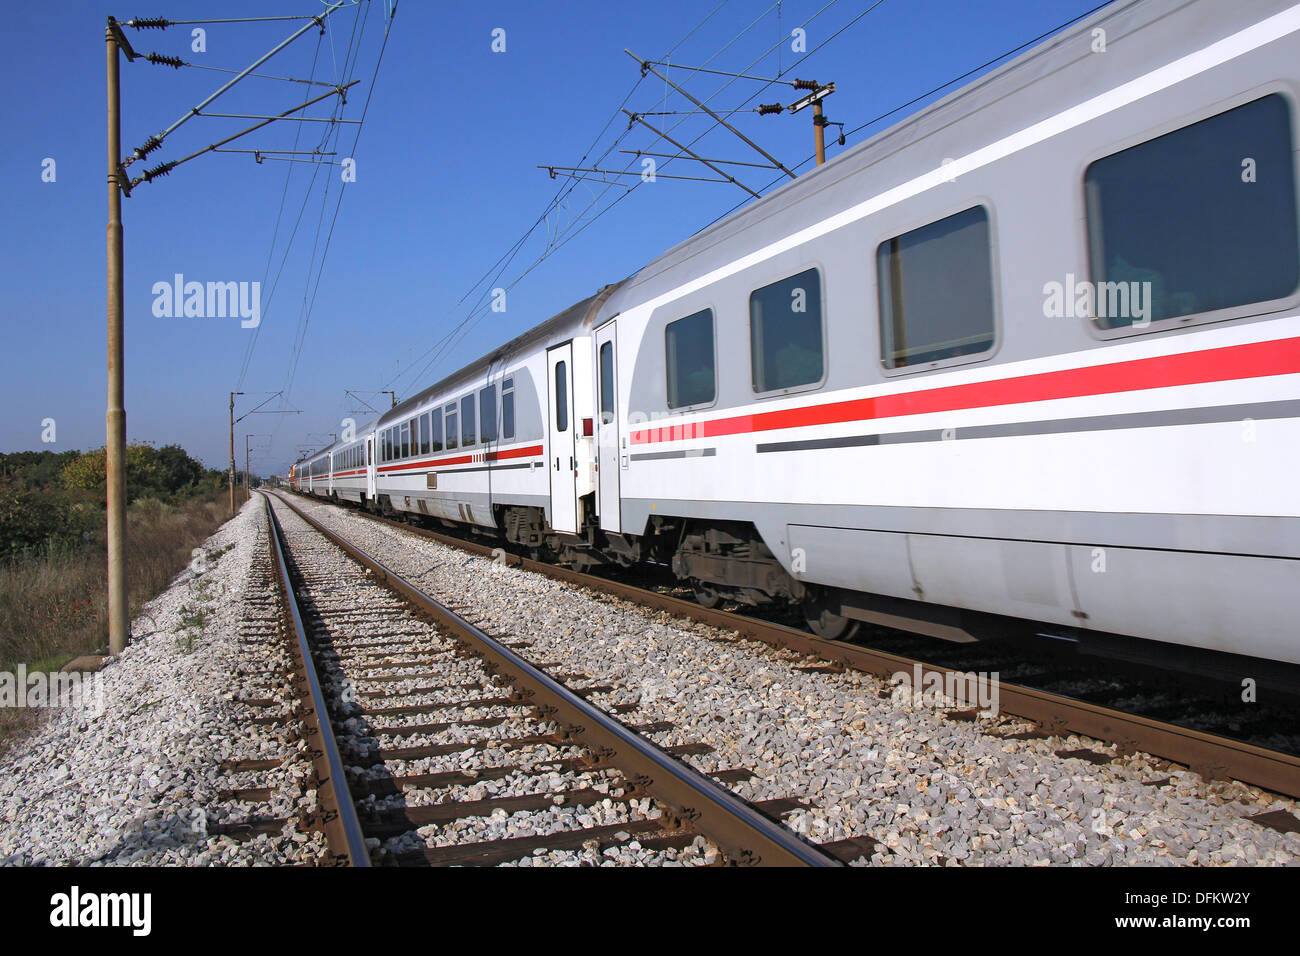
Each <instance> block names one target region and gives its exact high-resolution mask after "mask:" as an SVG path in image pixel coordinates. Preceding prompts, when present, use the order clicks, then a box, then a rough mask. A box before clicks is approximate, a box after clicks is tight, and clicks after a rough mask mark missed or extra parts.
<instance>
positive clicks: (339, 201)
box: [285, 3, 397, 395]
mask: <svg viewBox="0 0 1300 956" xmlns="http://www.w3.org/2000/svg"><path fill="white" fill-rule="evenodd" d="M396 17H397V3H394V4H393V6H392V8H391V9H390V12H389V16H388V20H387V23H386V25H385V27H384V38H383V41H382V42H381V44H380V47H379V56H378V57H377V58H376V60H375V70H374V74H373V75H372V77H371V80H370V86H369V88H368V89H367V91H366V101H365V103H364V104H362V107H361V117H360V119H361V123H360V124H359V125H358V126H357V130H356V136H355V137H354V138H353V141H352V153H351V155H352V156H353V157H355V156H356V154H357V145H358V144H359V143H360V141H361V131H362V129H363V128H364V124H365V121H366V115H367V113H369V111H370V101H371V97H372V96H373V95H374V92H375V83H376V82H377V81H378V79H379V69H380V67H381V66H382V65H383V62H384V53H385V51H386V50H387V49H388V40H389V36H390V34H391V32H392V26H393V21H394V20H395V19H396ZM364 29H365V26H364V24H363V25H362V30H363V31H364ZM359 47H360V40H359V39H358V49H359ZM344 62H345V64H346V62H347V58H346V57H345V59H344ZM346 191H347V183H346V182H344V183H343V185H342V186H341V187H340V188H339V195H338V199H337V201H336V202H335V204H334V215H333V217H332V218H331V220H330V227H329V232H328V234H327V235H326V237H325V246H324V248H323V249H322V251H321V258H320V267H319V268H318V270H317V272H316V282H315V285H314V286H313V288H312V294H311V301H310V302H309V303H308V305H307V311H306V317H305V321H304V323H303V335H302V341H305V339H306V334H307V329H308V327H309V326H310V323H311V316H312V310H313V309H314V307H315V304H316V295H317V293H318V292H319V291H320V281H321V276H322V275H323V274H324V271H325V260H326V257H327V256H328V255H329V248H330V243H331V242H332V240H333V238H334V228H335V226H336V225H337V223H338V216H339V209H340V207H341V206H342V204H343V194H344V192H346ZM301 354H302V347H301V342H300V345H299V348H298V350H297V353H296V354H295V357H294V362H293V367H292V368H291V369H290V372H289V379H288V386H287V387H286V388H285V394H286V395H288V394H290V392H291V390H292V388H293V380H294V376H295V375H296V373H297V369H298V360H299V358H301Z"/></svg>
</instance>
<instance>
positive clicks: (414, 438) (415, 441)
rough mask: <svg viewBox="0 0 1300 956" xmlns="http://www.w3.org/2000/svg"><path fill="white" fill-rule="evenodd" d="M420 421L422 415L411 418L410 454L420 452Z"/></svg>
mask: <svg viewBox="0 0 1300 956" xmlns="http://www.w3.org/2000/svg"><path fill="white" fill-rule="evenodd" d="M421 421H423V416H422V415H417V416H415V418H412V419H411V454H412V455H418V454H419V453H420V441H421V435H420V422H421Z"/></svg>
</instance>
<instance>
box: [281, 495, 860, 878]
mask: <svg viewBox="0 0 1300 956" xmlns="http://www.w3.org/2000/svg"><path fill="white" fill-rule="evenodd" d="M281 500H282V501H284V504H285V505H286V506H287V507H289V508H290V509H291V510H292V511H294V512H295V513H296V514H297V515H298V516H299V517H300V518H302V519H303V520H304V521H306V522H307V523H308V524H309V525H311V526H312V527H313V528H315V529H316V530H317V531H319V532H320V533H321V534H322V535H324V536H325V537H326V538H327V539H328V540H330V541H331V542H333V543H334V544H335V545H336V546H337V547H339V548H340V549H342V550H343V551H344V552H345V553H347V554H349V555H350V556H351V557H353V558H354V559H355V560H357V561H359V562H360V563H361V564H363V565H365V566H366V567H368V568H370V569H371V570H372V571H373V572H374V573H375V575H376V576H377V577H378V578H379V579H380V580H381V581H382V582H384V583H385V584H387V585H388V586H389V587H391V588H392V589H394V590H395V591H397V592H398V593H400V594H402V595H403V596H404V597H405V598H407V600H409V601H410V602H411V603H412V604H414V605H415V606H416V607H418V608H419V609H421V610H422V611H424V612H425V613H427V614H429V615H431V616H433V617H434V618H435V619H437V620H440V621H441V622H443V623H444V624H445V625H446V626H448V627H449V628H450V629H451V630H453V631H455V632H457V633H459V634H460V635H461V636H462V637H463V638H465V639H467V640H468V642H469V643H470V644H471V645H474V646H476V647H477V649H478V650H479V651H480V652H482V653H484V654H485V655H486V656H488V657H489V658H491V659H492V661H493V662H494V663H496V664H497V666H498V667H499V668H500V669H501V670H503V671H505V672H506V673H507V675H508V676H509V677H510V679H511V680H513V681H514V682H515V683H517V684H519V685H522V686H523V687H524V689H526V690H528V691H531V692H532V694H533V697H534V700H535V701H538V702H541V703H546V704H549V705H550V706H552V707H555V709H556V713H555V718H556V719H558V720H559V721H560V722H561V723H563V724H568V725H570V726H571V727H580V728H581V736H582V737H583V738H584V739H586V740H587V741H588V742H590V743H593V744H595V745H596V746H597V747H606V748H609V749H610V750H612V751H613V752H614V754H616V760H617V762H618V764H619V765H620V766H621V767H622V768H624V769H625V770H630V771H631V772H633V773H634V774H637V775H638V776H639V777H640V778H641V782H642V783H643V784H644V786H645V787H646V789H647V790H649V791H651V792H653V794H654V796H655V797H656V799H659V800H661V801H663V802H664V803H666V804H667V805H669V806H670V807H671V808H673V809H674V810H675V811H677V813H678V814H679V815H680V816H681V817H682V818H683V820H684V821H685V822H690V823H692V824H694V825H696V826H698V827H699V829H700V830H701V831H702V832H703V833H704V834H705V835H706V836H707V837H708V838H709V839H711V840H713V841H714V842H716V843H718V845H719V846H720V847H721V849H722V850H723V852H724V853H726V854H727V856H728V858H729V859H731V860H732V861H734V862H736V863H742V864H749V865H760V866H842V865H843V863H841V862H840V861H839V860H838V859H836V858H834V857H832V856H831V855H829V854H828V853H826V852H825V851H823V850H821V849H819V848H818V847H817V846H816V845H814V844H811V843H808V842H806V841H805V840H803V839H802V838H800V837H799V836H798V835H797V834H795V833H793V832H792V831H791V830H789V829H787V828H786V827H784V826H782V825H781V824H779V823H777V822H775V821H773V820H771V819H769V818H768V817H766V816H764V815H763V814H762V813H760V812H758V811H757V810H755V809H754V808H753V807H751V806H749V805H748V804H747V803H745V802H744V801H743V800H741V799H740V798H739V797H737V796H736V795H735V794H733V793H732V792H731V791H730V790H727V789H726V788H725V787H722V786H720V785H719V784H718V783H716V782H715V781H713V780H711V779H709V778H708V777H706V776H705V775H704V774H702V773H700V772H699V771H697V770H695V769H694V768H693V767H690V766H687V765H686V764H684V763H682V762H680V761H678V760H676V759H674V758H673V757H671V756H670V755H668V754H666V753H664V752H663V751H662V750H661V749H660V748H659V747H657V746H655V745H654V744H653V743H651V742H650V741H648V740H646V739H645V738H644V737H642V736H641V735H639V734H637V733H635V732H634V731H632V730H629V729H628V728H627V727H625V726H624V725H623V724H621V723H619V722H618V721H617V720H615V719H614V718H612V717H610V716H609V715H608V714H606V713H605V712H604V711H602V710H600V709H599V708H598V707H596V706H594V705H592V704H590V703H588V702H587V701H586V700H584V699H583V698H582V697H580V696H578V695H577V694H575V693H574V692H573V691H571V690H569V688H567V687H565V686H564V685H563V684H561V683H559V682H558V681H556V680H555V679H553V678H552V677H551V676H550V675H548V674H547V673H546V672H545V671H542V670H539V669H538V668H536V667H534V666H533V665H532V664H530V663H529V662H528V661H527V660H525V659H524V658H522V657H521V656H519V655H518V654H517V653H515V652H514V651H513V650H512V649H510V648H509V647H506V646H505V645H504V644H502V643H501V642H500V641H498V640H496V639H495V638H493V637H492V636H491V635H489V634H486V633H485V632H483V631H482V630H480V629H479V628H478V627H476V626H475V625H473V624H471V623H470V622H469V621H467V620H465V618H463V617H461V616H460V615H459V614H457V613H456V612H455V611H453V610H451V609H450V608H449V607H447V606H446V605H445V604H442V603H441V602H439V601H437V600H436V599H434V598H432V597H430V596H429V595H428V594H425V593H424V592H423V591H421V590H420V589H419V588H418V587H417V586H416V585H414V584H412V583H411V582H409V581H407V580H406V579H405V578H403V577H402V576H401V575H400V574H398V573H397V572H395V571H393V570H392V569H391V568H389V567H387V566H386V565H384V564H383V563H381V562H380V561H377V560H375V559H374V558H373V557H371V556H370V555H368V554H366V553H365V552H364V551H362V550H361V549H360V548H358V547H357V546H356V545H354V544H353V543H352V542H350V541H348V540H347V539H346V538H344V537H343V536H341V535H339V534H337V533H336V532H334V531H331V530H330V529H329V528H326V527H325V526H324V525H322V524H321V523H320V522H319V521H317V520H315V519H314V518H312V517H311V516H310V515H308V514H305V513H304V512H303V511H302V510H301V509H299V508H298V507H297V505H295V504H294V503H293V502H292V501H288V500H285V499H281Z"/></svg>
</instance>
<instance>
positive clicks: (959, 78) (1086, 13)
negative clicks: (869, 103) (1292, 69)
mask: <svg viewBox="0 0 1300 956" xmlns="http://www.w3.org/2000/svg"><path fill="white" fill-rule="evenodd" d="M1111 2H1112V0H1105V2H1103V3H1099V4H1097V5H1096V6H1095V7H1092V8H1090V9H1088V10H1085V11H1084V12H1083V13H1080V14H1079V15H1078V16H1076V17H1072V18H1071V19H1069V20H1066V21H1065V22H1064V23H1062V24H1060V25H1059V26H1056V27H1053V28H1052V29H1050V30H1048V31H1046V32H1045V33H1040V34H1039V35H1038V36H1036V37H1034V38H1033V39H1032V40H1026V41H1025V42H1024V43H1021V44H1020V45H1019V46H1016V47H1013V48H1012V49H1010V50H1007V51H1006V52H1005V53H1000V54H998V55H997V56H995V57H993V58H992V59H990V60H986V61H984V62H983V63H981V64H980V65H979V66H977V67H974V68H973V69H970V70H967V71H966V72H965V73H963V74H961V75H960V76H955V77H953V78H952V79H951V80H948V81H947V82H946V83H941V84H940V85H938V86H936V87H935V88H934V89H932V90H930V91H929V92H926V93H922V94H921V95H920V96H914V97H913V98H912V99H910V100H908V101H907V102H906V103H903V104H901V105H900V106H895V107H894V108H893V109H891V110H886V111H885V112H884V113H881V114H880V115H879V116H876V117H874V118H872V119H869V120H867V122H865V123H863V124H862V125H861V126H857V127H855V128H853V129H851V130H849V131H848V132H847V133H845V134H844V135H845V136H852V135H853V134H854V133H859V132H861V131H862V130H864V129H866V128H867V127H868V126H872V125H874V124H876V123H879V122H880V121H881V120H883V119H887V118H889V117H890V116H893V115H894V114H895V113H898V112H900V111H902V110H905V109H907V108H908V107H909V106H913V105H915V104H916V103H919V102H921V101H922V100H924V99H926V98H928V97H931V96H934V95H935V94H936V93H939V92H941V91H943V90H946V89H947V88H948V87H950V86H953V85H954V84H956V83H960V82H961V81H962V80H964V79H967V78H968V77H970V76H972V75H974V74H976V73H979V72H980V71H982V70H986V69H988V68H989V67H991V66H993V65H994V64H995V63H998V62H999V61H1001V60H1005V59H1006V58H1007V57H1009V56H1015V55H1016V54H1017V53H1019V52H1021V51H1022V50H1024V49H1025V48H1026V47H1030V46H1033V45H1034V44H1035V43H1039V42H1040V41H1042V40H1045V39H1047V38H1048V37H1050V36H1053V35H1055V34H1057V33H1060V32H1061V31H1062V30H1064V29H1065V28H1066V27H1069V26H1072V25H1074V24H1075V23H1078V22H1079V21H1080V20H1082V19H1084V18H1085V17H1090V16H1092V15H1093V14H1094V13H1096V12H1097V11H1098V10H1100V9H1102V8H1103V7H1106V6H1109V5H1110V3H1111ZM812 160H813V157H812V156H808V157H807V158H806V159H804V160H803V161H802V162H800V163H799V164H798V165H797V166H794V167H793V168H794V169H796V170H798V169H801V168H802V167H804V166H806V165H808V163H810V162H812ZM779 182H781V180H780V179H779V178H777V179H773V180H772V181H771V182H770V183H768V184H767V185H766V186H764V187H763V188H762V191H763V192H766V191H767V190H769V189H771V188H772V187H773V186H775V185H776V184H777V183H779ZM743 205H745V203H744V202H740V203H737V204H736V205H734V206H732V207H731V208H730V209H728V210H727V211H726V212H724V213H722V215H720V216H718V217H716V218H715V219H713V220H712V221H710V222H708V223H707V224H705V225H704V226H702V227H700V228H701V230H703V229H707V228H709V226H712V225H713V224H714V223H716V222H720V221H722V220H723V219H726V218H727V217H728V216H730V215H731V214H732V213H733V212H735V211H736V210H737V209H739V208H740V207H741V206H743Z"/></svg>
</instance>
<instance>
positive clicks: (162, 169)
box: [123, 80, 361, 189]
mask: <svg viewBox="0 0 1300 956" xmlns="http://www.w3.org/2000/svg"><path fill="white" fill-rule="evenodd" d="M360 82H361V81H360V80H353V81H352V82H351V83H346V84H344V85H343V86H337V87H335V88H334V89H332V90H330V91H329V92H328V93H322V94H321V95H320V96H316V97H313V98H312V99H310V100H308V101H307V102H305V103H299V104H298V105H297V106H293V107H290V108H289V109H287V110H285V111H284V112H283V113H279V114H277V115H275V116H271V117H268V118H267V119H264V120H262V121H261V122H260V123H254V124H253V125H252V126H250V127H248V128H247V129H244V130H241V131H240V132H238V133H234V134H232V135H230V136H227V137H226V138H225V139H221V140H217V142H215V143H212V144H211V145H209V146H205V147H203V148H202V149H199V150H195V151H194V152H192V153H190V154H189V155H188V156H183V157H181V158H180V159H174V160H172V161H171V162H167V163H162V164H161V165H158V166H155V167H154V168H153V169H146V170H145V171H144V172H143V173H141V174H140V175H139V176H137V177H135V178H134V179H133V180H131V188H132V189H134V188H135V187H136V186H138V185H140V183H142V182H146V183H147V182H153V180H155V179H158V178H159V177H161V176H166V175H167V174H168V173H170V172H171V171H172V170H173V169H175V168H176V167H177V166H179V165H181V163H188V162H189V161H190V160H192V159H197V158H198V157H200V156H202V155H203V154H204V153H215V152H221V151H222V150H221V147H222V146H225V145H226V144H227V143H231V142H234V141H235V140H237V139H239V138H240V137H241V136H247V135H248V134H249V133H253V132H256V131H257V130H259V129H262V128H263V127H265V126H269V125H270V124H271V123H274V122H275V121H276V120H281V119H287V118H293V114H294V113H296V112H298V111H299V110H305V109H306V108H307V107H309V106H314V105H315V104H317V103H319V102H320V101H321V100H324V99H328V98H329V97H331V96H342V97H344V99H345V100H346V98H347V91H348V90H349V89H351V88H352V87H354V86H356V85H357V84H358V83H360ZM196 115H197V114H196ZM225 152H233V150H226V151H225ZM261 152H264V153H268V152H284V153H287V152H292V151H291V150H261ZM137 153H139V150H137ZM322 155H333V154H322ZM123 165H124V166H125V165H126V164H123Z"/></svg>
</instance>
